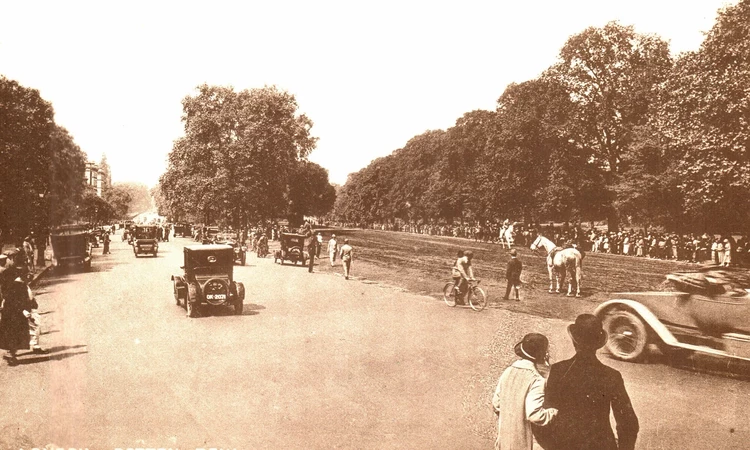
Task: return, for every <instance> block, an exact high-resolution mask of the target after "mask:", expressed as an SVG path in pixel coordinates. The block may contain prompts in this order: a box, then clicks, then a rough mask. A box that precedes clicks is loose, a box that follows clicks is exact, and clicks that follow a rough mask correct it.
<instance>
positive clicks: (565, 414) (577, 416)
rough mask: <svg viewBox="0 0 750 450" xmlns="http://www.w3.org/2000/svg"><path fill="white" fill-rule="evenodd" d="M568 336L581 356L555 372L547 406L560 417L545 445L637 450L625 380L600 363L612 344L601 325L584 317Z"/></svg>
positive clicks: (558, 449)
mask: <svg viewBox="0 0 750 450" xmlns="http://www.w3.org/2000/svg"><path fill="white" fill-rule="evenodd" d="M568 334H569V335H570V338H571V340H572V341H573V346H574V347H575V350H576V354H575V356H574V357H573V358H571V359H568V360H565V361H560V362H558V363H555V364H553V365H552V367H551V368H550V373H549V378H548V379H547V391H546V398H545V403H544V406H545V407H550V408H557V409H558V411H559V414H558V416H557V419H556V420H555V425H554V430H555V431H554V435H553V436H550V437H549V438H550V442H549V443H544V442H540V444H542V445H543V446H544V448H545V449H547V450H632V449H634V448H635V441H636V438H637V436H638V417H636V415H635V411H634V410H633V405H632V404H631V403H630V397H628V393H627V391H626V390H625V384H624V383H623V380H622V375H620V372H618V371H617V370H615V369H612V368H611V367H608V366H605V365H604V364H602V363H601V362H600V361H599V360H598V359H597V357H596V351H597V350H598V349H600V348H601V347H603V346H604V344H605V343H606V342H607V333H606V332H605V331H604V329H603V327H602V321H601V320H600V319H599V318H598V317H596V316H594V315H592V314H581V315H580V316H578V317H577V318H576V321H575V323H573V324H571V325H569V326H568ZM610 409H611V410H612V413H613V414H614V417H615V421H616V422H617V438H616V439H615V435H614V433H613V432H612V427H611V426H610V422H609V415H610ZM537 438H539V436H537Z"/></svg>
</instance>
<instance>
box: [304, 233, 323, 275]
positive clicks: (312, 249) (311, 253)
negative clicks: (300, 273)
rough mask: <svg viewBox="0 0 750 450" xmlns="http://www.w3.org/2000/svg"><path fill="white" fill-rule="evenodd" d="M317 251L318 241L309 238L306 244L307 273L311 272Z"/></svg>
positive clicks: (314, 238) (313, 237)
mask: <svg viewBox="0 0 750 450" xmlns="http://www.w3.org/2000/svg"><path fill="white" fill-rule="evenodd" d="M319 251H320V250H319V249H318V239H317V238H316V237H315V236H312V237H310V243H309V244H307V254H308V258H307V263H308V266H307V271H308V272H310V273H312V271H313V264H315V255H316V254H317V253H318V252H319Z"/></svg>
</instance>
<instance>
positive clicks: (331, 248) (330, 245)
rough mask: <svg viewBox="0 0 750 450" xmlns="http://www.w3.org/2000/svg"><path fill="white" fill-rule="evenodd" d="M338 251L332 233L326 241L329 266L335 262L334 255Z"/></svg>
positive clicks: (337, 244)
mask: <svg viewBox="0 0 750 450" xmlns="http://www.w3.org/2000/svg"><path fill="white" fill-rule="evenodd" d="M338 251H339V243H338V241H337V240H336V235H335V234H332V235H331V239H330V240H329V241H328V259H330V260H331V267H333V263H334V262H336V255H337V254H338Z"/></svg>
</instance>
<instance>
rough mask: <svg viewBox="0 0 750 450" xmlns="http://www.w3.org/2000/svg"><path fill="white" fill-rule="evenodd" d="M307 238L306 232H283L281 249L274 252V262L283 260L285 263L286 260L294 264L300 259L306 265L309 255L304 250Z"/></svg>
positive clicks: (282, 262)
mask: <svg viewBox="0 0 750 450" xmlns="http://www.w3.org/2000/svg"><path fill="white" fill-rule="evenodd" d="M305 239H306V236H305V235H304V234H294V233H281V239H280V243H281V249H280V250H276V251H275V252H273V262H276V261H281V264H282V265H283V264H284V261H289V262H291V263H292V264H297V262H298V261H299V262H301V263H302V265H303V266H304V265H305V263H306V262H307V257H308V255H307V252H306V251H304V248H305Z"/></svg>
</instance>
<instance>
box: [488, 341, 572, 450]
mask: <svg viewBox="0 0 750 450" xmlns="http://www.w3.org/2000/svg"><path fill="white" fill-rule="evenodd" d="M548 349H549V341H548V340H547V338H546V337H545V336H544V335H541V334H539V333H529V334H527V335H526V336H524V337H523V340H522V341H521V342H519V343H518V344H516V346H515V347H514V351H515V353H516V355H518V357H519V358H521V359H519V360H518V361H516V362H514V363H513V364H512V365H511V366H510V367H508V368H507V369H505V371H504V372H503V374H502V375H501V376H500V380H499V381H498V383H497V388H496V389H495V395H494V396H493V397H492V406H493V407H494V408H495V414H496V415H497V440H496V441H495V448H496V449H529V450H531V449H532V447H533V445H534V437H533V433H532V429H531V424H534V425H537V426H542V427H544V426H546V425H547V424H549V423H550V422H551V421H552V420H553V419H554V417H555V415H556V414H557V410H556V409H555V408H545V407H544V377H543V376H542V374H541V373H540V371H539V368H538V367H544V366H546V365H547V364H549V362H548V359H549V357H548V354H547V350H548Z"/></svg>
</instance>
